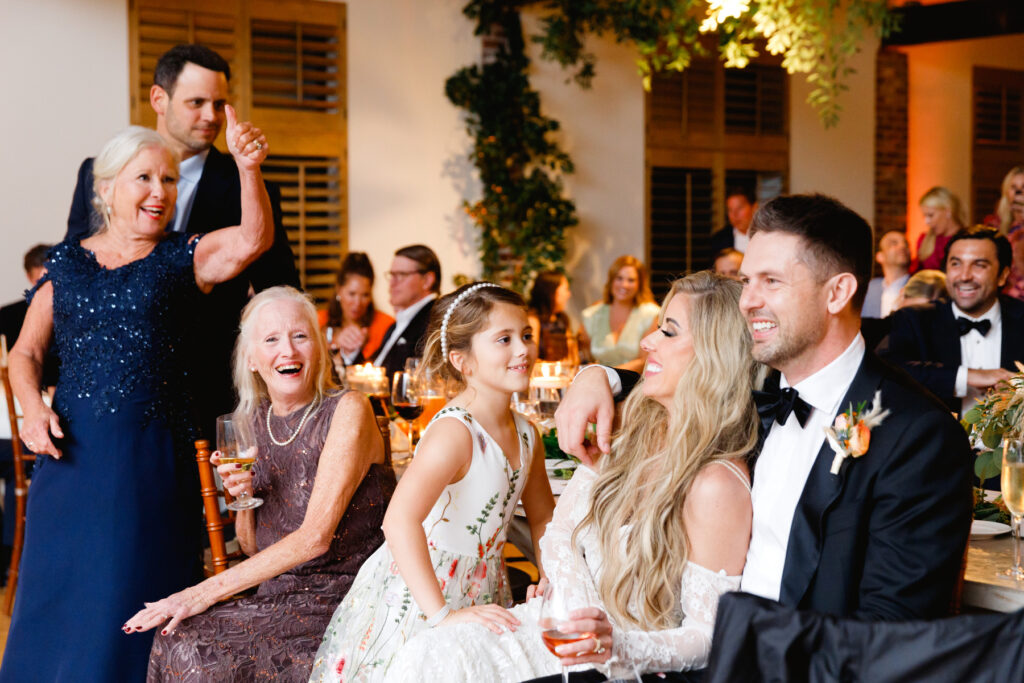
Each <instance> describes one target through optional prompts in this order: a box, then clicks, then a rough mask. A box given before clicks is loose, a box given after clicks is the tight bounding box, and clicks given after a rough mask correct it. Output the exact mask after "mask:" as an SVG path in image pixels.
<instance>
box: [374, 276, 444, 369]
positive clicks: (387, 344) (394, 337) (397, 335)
mask: <svg viewBox="0 0 1024 683" xmlns="http://www.w3.org/2000/svg"><path fill="white" fill-rule="evenodd" d="M436 298H437V294H433V293H431V294H428V295H427V296H425V297H423V298H422V299H420V300H419V301H417V302H416V303H414V304H413V305H412V306H409V308H403V309H402V310H400V311H398V312H397V313H395V330H394V332H392V333H391V336H390V337H388V338H387V339H385V340H384V345H383V346H381V347H380V352H379V353H377V358H375V359H374V361H373V364H374V365H376V366H377V367H380V366H381V365H384V359H385V358H387V357H388V353H390V352H391V347H392V346H394V345H395V342H397V341H398V340H399V339H401V338H402V334H403V333H404V332H405V328H407V327H409V323H411V322H412V319H413V318H415V317H416V314H417V313H419V312H420V311H421V310H423V307H424V306H426V305H427V304H428V303H430V302H431V301H433V300H434V299H436Z"/></svg>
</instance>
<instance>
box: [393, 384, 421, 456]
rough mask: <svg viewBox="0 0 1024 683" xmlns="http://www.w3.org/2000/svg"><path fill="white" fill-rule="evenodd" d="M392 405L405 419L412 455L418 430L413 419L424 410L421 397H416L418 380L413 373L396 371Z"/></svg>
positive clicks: (406, 433)
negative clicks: (420, 402) (420, 401)
mask: <svg viewBox="0 0 1024 683" xmlns="http://www.w3.org/2000/svg"><path fill="white" fill-rule="evenodd" d="M391 405H392V407H394V409H395V411H396V412H397V413H398V414H399V415H401V416H402V419H404V420H405V424H406V428H405V430H403V431H405V436H406V438H407V439H408V443H409V452H410V457H411V454H412V447H413V441H414V437H415V432H416V427H415V426H414V424H413V421H414V420H415V419H416V418H418V417H419V416H420V413H422V412H423V406H421V405H420V404H419V399H418V398H417V397H416V381H415V377H414V376H413V373H411V372H404V371H402V370H399V371H397V372H395V379H394V381H393V382H392V383H391Z"/></svg>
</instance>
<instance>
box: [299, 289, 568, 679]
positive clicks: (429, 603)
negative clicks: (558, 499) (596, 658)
mask: <svg viewBox="0 0 1024 683" xmlns="http://www.w3.org/2000/svg"><path fill="white" fill-rule="evenodd" d="M536 357H537V346H536V343H535V342H534V341H533V336H532V331H531V329H530V326H529V323H528V321H527V311H526V306H525V304H524V302H523V300H522V298H521V297H520V296H519V295H518V294H516V293H514V292H511V291H509V290H507V289H503V288H501V287H498V286H497V285H493V284H490V283H479V284H475V285H467V286H464V287H462V288H460V289H458V290H457V291H455V292H453V293H452V294H449V295H448V296H446V297H444V298H442V299H441V300H440V301H439V302H438V303H437V304H436V305H435V306H434V309H433V312H432V314H431V324H430V334H429V336H428V340H427V346H426V349H425V351H424V358H423V365H424V369H423V371H425V372H433V373H439V374H440V375H441V376H442V377H445V378H446V379H449V380H454V381H455V382H457V383H459V384H460V385H461V386H462V391H461V392H460V393H459V394H458V395H457V396H456V397H455V398H454V399H452V400H451V401H450V402H449V403H448V405H447V406H445V407H444V408H443V409H442V410H441V411H440V412H438V414H437V415H436V416H435V417H434V419H433V420H432V421H431V423H430V425H429V426H428V428H427V429H426V430H425V431H424V433H423V437H422V439H421V440H420V443H419V446H418V447H417V449H416V457H415V458H413V460H412V463H411V464H410V465H409V469H408V470H407V471H406V472H405V474H404V475H403V476H402V479H401V481H400V482H399V484H398V488H397V489H396V491H395V495H394V497H393V498H392V500H391V504H390V506H389V507H388V510H387V513H386V515H385V517H384V526H383V528H384V535H385V537H386V539H387V543H386V544H385V545H384V546H381V547H380V548H379V549H378V550H377V552H376V553H374V554H373V555H372V556H371V557H370V558H369V559H368V560H367V561H366V563H365V564H364V565H363V566H362V568H361V569H360V570H359V575H358V576H357V577H356V579H355V582H354V583H353V585H352V588H351V589H350V590H349V592H348V595H347V596H346V598H345V600H344V601H343V602H342V603H341V605H340V606H339V607H338V609H337V610H336V611H335V613H334V617H333V618H332V619H331V623H330V625H329V626H328V627H327V632H326V634H325V635H324V641H323V643H322V644H321V645H320V649H319V651H318V652H317V656H316V658H315V661H314V665H313V673H312V676H311V677H310V680H311V681H383V680H389V678H388V667H389V666H390V664H391V662H392V659H393V658H394V656H395V653H396V652H397V651H398V650H399V648H400V647H402V645H404V644H405V642H406V641H407V640H409V639H410V638H412V637H413V636H414V635H416V634H417V633H419V632H420V631H422V630H424V629H427V628H431V627H434V626H437V625H438V624H440V623H442V622H444V623H445V624H446V625H448V624H456V623H467V622H475V623H479V624H482V625H484V626H485V627H487V628H489V629H490V630H492V631H494V632H495V633H500V632H502V631H503V630H505V629H513V630H514V629H515V627H516V626H517V624H518V622H517V620H516V619H515V618H514V617H513V616H512V615H511V614H510V613H509V612H508V610H506V609H505V606H507V605H509V603H510V602H511V594H510V591H509V586H508V575H507V572H506V570H505V566H504V563H503V562H502V547H503V546H504V544H505V532H506V529H507V527H508V524H509V522H510V521H511V519H512V515H513V514H514V512H515V507H516V503H517V501H518V500H519V498H520V496H521V497H522V502H523V507H524V509H525V510H526V515H527V519H528V520H529V523H530V530H531V532H532V536H533V539H534V546H535V552H538V553H539V548H538V547H537V542H538V541H539V539H540V536H541V534H542V532H543V530H544V527H545V526H546V525H547V523H548V521H550V519H551V511H552V509H553V508H554V501H553V498H552V496H551V489H550V487H549V486H548V481H547V476H546V474H545V471H544V456H543V452H542V451H543V448H542V446H541V445H540V439H538V438H537V433H536V430H535V428H534V427H533V426H532V425H530V423H529V422H528V421H527V420H526V419H525V418H523V417H522V416H521V415H518V414H516V413H513V412H512V411H511V409H510V408H509V404H510V400H511V396H512V393H513V392H516V391H527V390H528V388H529V380H530V371H531V369H532V367H533V362H534V360H535V359H536Z"/></svg>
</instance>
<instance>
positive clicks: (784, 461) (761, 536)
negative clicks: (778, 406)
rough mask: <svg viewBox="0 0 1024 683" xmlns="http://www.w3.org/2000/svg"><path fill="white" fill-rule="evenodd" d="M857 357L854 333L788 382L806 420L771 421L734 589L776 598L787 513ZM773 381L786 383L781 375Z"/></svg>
mask: <svg viewBox="0 0 1024 683" xmlns="http://www.w3.org/2000/svg"><path fill="white" fill-rule="evenodd" d="M863 359H864V337H862V336H861V335H860V334H858V335H857V336H856V338H855V339H854V340H853V342H852V343H851V344H850V345H849V346H848V347H847V348H846V350H845V351H843V353H842V354H840V355H839V357H837V358H836V359H835V360H833V361H832V362H831V363H829V364H828V365H826V366H825V367H823V368H822V369H821V370H818V371H817V372H816V373H814V374H813V375H811V376H810V377H807V378H806V379H804V380H803V381H801V382H799V383H798V384H796V385H795V386H794V387H793V388H794V389H796V390H797V391H798V392H799V394H800V398H802V399H803V400H804V401H806V402H807V403H809V404H810V405H811V408H812V410H811V414H810V416H809V417H808V418H807V423H806V424H805V425H804V426H803V427H801V426H800V422H799V420H797V419H796V415H790V417H789V419H787V420H786V424H784V425H780V424H778V423H775V424H773V425H772V427H771V430H770V431H769V432H768V437H767V438H766V439H765V442H764V447H763V448H762V449H761V455H760V457H759V458H758V460H757V464H756V465H755V471H754V486H753V490H752V491H751V495H750V498H751V501H752V503H753V506H754V519H753V528H752V531H751V537H750V548H749V550H747V563H746V566H745V567H744V568H743V580H742V582H741V584H740V590H742V591H744V592H746V593H753V594H754V595H760V596H763V597H766V598H770V599H772V600H778V599H779V592H780V591H781V589H782V570H783V567H784V566H785V564H786V549H787V548H788V547H789V529H790V527H791V526H792V524H793V514H794V513H795V512H796V506H797V503H798V502H799V500H800V496H801V495H802V494H803V491H804V485H805V484H806V483H807V476H808V475H809V474H810V473H811V469H812V468H813V467H814V461H815V460H816V459H817V457H818V451H819V450H820V449H821V445H822V443H824V441H825V428H826V427H828V426H830V425H831V424H832V422H833V420H834V419H835V416H836V414H837V413H838V412H839V408H840V406H839V403H840V401H842V400H843V397H844V396H846V392H847V390H849V388H850V384H851V383H852V382H853V378H854V376H855V375H856V374H857V369H858V368H860V364H861V361H862V360H863ZM779 384H780V387H781V388H786V387H788V386H789V382H788V381H787V380H786V376H785V375H783V376H782V377H781V380H780V382H779Z"/></svg>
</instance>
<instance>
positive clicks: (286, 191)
mask: <svg viewBox="0 0 1024 683" xmlns="http://www.w3.org/2000/svg"><path fill="white" fill-rule="evenodd" d="M250 14H251V20H250V26H249V33H248V35H249V38H250V45H251V74H252V107H253V120H254V121H259V122H260V125H261V126H263V127H264V128H266V129H267V130H268V131H273V132H274V134H275V135H274V138H273V143H272V144H273V145H274V147H273V148H272V151H273V154H272V155H271V156H270V158H269V159H268V160H267V163H268V167H267V169H266V171H267V173H268V175H270V176H272V177H273V179H274V180H275V182H278V183H279V184H280V185H281V192H282V199H283V205H282V209H283V210H284V214H285V227H286V228H287V229H288V238H289V240H290V241H291V243H292V251H293V252H294V253H295V257H296V259H297V260H298V267H299V276H300V277H301V279H302V286H303V287H304V288H305V289H306V291H308V292H310V293H311V294H313V295H314V296H315V297H316V298H317V300H318V301H325V300H328V299H330V298H331V297H332V296H334V278H335V274H336V273H337V272H338V265H339V263H340V260H341V257H342V256H343V255H344V254H345V252H346V251H347V250H348V193H347V187H348V165H347V138H346V125H345V119H346V116H347V105H346V102H345V93H346V88H345V6H344V5H342V4H336V3H326V2H298V1H293V0H273V1H270V0H253V1H252V3H251V7H250Z"/></svg>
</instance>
